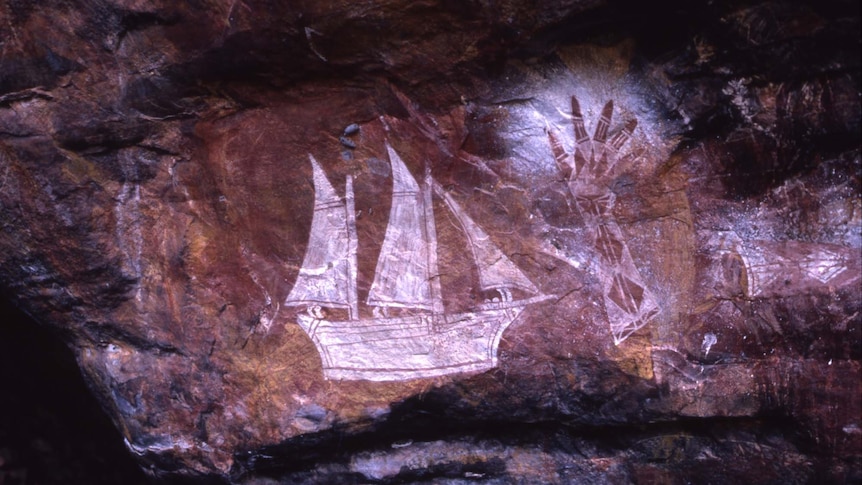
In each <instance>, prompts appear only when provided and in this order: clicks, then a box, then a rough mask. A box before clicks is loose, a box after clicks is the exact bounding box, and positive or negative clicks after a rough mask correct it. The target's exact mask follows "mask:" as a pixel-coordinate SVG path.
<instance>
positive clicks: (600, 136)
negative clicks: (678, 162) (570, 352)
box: [547, 96, 659, 345]
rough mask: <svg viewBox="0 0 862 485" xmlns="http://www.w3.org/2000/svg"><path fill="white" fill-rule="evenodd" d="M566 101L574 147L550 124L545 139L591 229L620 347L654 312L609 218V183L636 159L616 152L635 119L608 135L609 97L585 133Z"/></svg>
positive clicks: (616, 226)
mask: <svg viewBox="0 0 862 485" xmlns="http://www.w3.org/2000/svg"><path fill="white" fill-rule="evenodd" d="M571 100H572V104H571V108H572V113H571V115H567V117H569V118H570V119H571V121H572V127H573V129H574V135H575V142H574V150H572V153H569V152H568V151H567V150H566V149H565V148H564V147H563V142H562V138H561V136H560V135H559V134H558V133H557V132H556V130H555V129H553V128H550V127H548V129H547V133H548V139H549V141H550V144H551V150H552V152H553V154H554V159H555V161H556V164H557V168H558V169H559V170H560V172H561V173H562V175H563V176H564V177H565V178H566V180H567V183H568V187H569V191H570V192H571V195H572V197H573V198H574V201H575V206H576V207H577V210H578V212H579V213H580V215H581V217H582V218H583V220H584V223H585V225H586V229H587V230H588V231H589V232H590V236H591V241H592V251H593V254H594V258H595V261H596V262H597V267H598V277H599V279H600V280H601V283H602V290H603V291H602V296H603V300H604V305H605V311H606V312H607V317H608V323H609V324H610V329H611V333H612V335H613V338H614V343H616V344H617V345H619V344H620V343H622V342H623V341H624V340H625V339H626V338H628V337H629V336H630V335H631V334H632V333H634V332H636V331H637V330H638V329H640V328H642V327H643V326H644V325H646V324H647V323H649V321H650V320H651V319H652V318H653V317H655V316H656V315H657V314H658V313H659V306H658V303H657V302H656V298H655V297H654V296H653V293H652V292H651V291H650V290H649V289H648V288H647V287H646V285H645V284H644V282H643V278H641V275H640V271H639V270H638V268H637V266H635V263H634V261H633V260H632V257H631V254H630V251H629V248H628V246H627V245H626V241H625V238H624V236H623V233H622V231H621V230H620V227H619V224H618V223H617V221H616V220H615V218H614V204H615V201H616V194H614V192H613V191H612V190H611V182H612V181H613V180H614V179H615V177H616V175H617V174H619V173H621V171H622V170H625V169H626V168H628V167H630V166H631V164H632V162H634V161H635V160H637V158H638V155H639V153H638V152H631V153H627V154H624V155H623V154H621V150H622V148H623V146H624V145H625V144H626V142H628V141H629V139H630V138H631V136H632V133H633V132H634V130H635V128H636V127H637V121H636V120H634V119H630V120H628V121H626V122H625V123H624V125H623V128H622V129H621V130H620V131H618V132H617V133H615V134H614V135H612V136H610V138H609V137H608V132H609V129H610V126H611V118H612V116H613V109H614V105H613V101H608V102H607V104H605V106H604V109H603V110H602V114H601V118H600V119H599V121H598V124H597V125H596V130H595V133H594V134H593V136H592V137H590V136H589V135H588V134H587V131H586V128H585V126H584V117H583V115H582V114H581V108H580V105H579V103H578V100H577V98H576V97H574V96H572V98H571Z"/></svg>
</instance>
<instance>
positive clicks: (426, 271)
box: [368, 144, 439, 311]
mask: <svg viewBox="0 0 862 485" xmlns="http://www.w3.org/2000/svg"><path fill="white" fill-rule="evenodd" d="M386 149H387V150H388V152H389V161H390V163H391V165H392V208H391V209H390V211H389V225H388V226H387V228H386V236H385V238H384V240H383V246H382V247H381V249H380V257H379V258H378V260H377V269H376V270H375V272H374V282H373V283H372V285H371V290H370V291H369V293H368V304H369V305H372V306H378V307H402V308H417V309H423V310H429V311H436V310H437V309H438V308H439V305H437V304H435V301H434V295H433V293H432V289H431V282H432V278H436V277H437V276H438V275H437V268H434V267H432V266H433V264H434V261H436V259H435V258H432V257H430V255H429V250H430V249H429V247H430V246H435V245H436V242H437V241H436V234H435V233H434V231H432V230H429V225H433V224H434V221H433V214H432V215H431V220H430V221H428V220H427V219H426V208H425V196H424V194H423V192H422V190H421V189H420V188H419V184H417V183H416V179H415V178H413V176H412V175H411V174H410V171H409V170H408V169H407V167H406V166H405V165H404V162H403V161H402V160H401V157H400V156H398V154H397V153H395V150H393V149H392V147H390V146H389V144H387V145H386ZM429 213H430V211H429ZM432 228H433V226H432ZM432 239H433V240H432Z"/></svg>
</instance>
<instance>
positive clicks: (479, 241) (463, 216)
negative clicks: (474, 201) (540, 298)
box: [434, 183, 539, 294]
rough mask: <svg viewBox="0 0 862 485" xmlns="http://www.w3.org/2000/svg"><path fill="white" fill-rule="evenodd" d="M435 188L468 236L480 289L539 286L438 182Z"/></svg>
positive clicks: (526, 288)
mask: <svg viewBox="0 0 862 485" xmlns="http://www.w3.org/2000/svg"><path fill="white" fill-rule="evenodd" d="M434 191H435V192H437V195H439V196H440V197H441V198H443V200H444V201H445V202H446V205H447V206H448V207H449V210H451V211H452V214H454V215H455V217H456V218H457V219H458V222H460V223H461V227H462V228H463V229H464V233H465V234H467V238H468V239H469V240H470V248H471V249H472V250H473V259H474V261H475V262H476V266H477V267H478V269H479V287H480V288H481V289H482V290H483V291H489V290H500V289H507V288H519V289H521V290H524V291H527V292H530V293H533V294H536V293H538V292H539V290H538V289H537V288H536V286H535V285H534V284H533V282H532V281H530V280H529V279H528V278H527V277H526V276H525V275H524V273H523V272H521V270H520V269H518V267H517V266H515V263H513V262H512V261H511V260H510V259H509V258H507V257H506V255H505V254H503V252H502V251H501V250H500V248H498V247H497V246H496V245H495V244H494V242H493V241H491V238H490V236H488V233H486V232H485V231H484V230H483V229H482V228H481V227H479V226H478V225H477V224H476V223H475V222H473V219H471V218H470V216H468V215H467V213H466V212H464V210H463V209H461V206H459V205H458V203H457V202H455V199H453V198H452V196H451V195H449V194H448V193H447V192H446V191H445V190H443V188H442V187H441V186H440V185H439V184H436V183H435V184H434Z"/></svg>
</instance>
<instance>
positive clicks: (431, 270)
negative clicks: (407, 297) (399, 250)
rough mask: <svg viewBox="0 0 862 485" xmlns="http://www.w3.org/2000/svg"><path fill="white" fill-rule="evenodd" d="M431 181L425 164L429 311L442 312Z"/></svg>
mask: <svg viewBox="0 0 862 485" xmlns="http://www.w3.org/2000/svg"><path fill="white" fill-rule="evenodd" d="M433 183H434V181H433V179H432V178H431V167H430V166H428V165H427V164H426V165H425V183H424V184H422V197H423V201H424V204H423V205H424V206H425V207H424V208H425V241H426V242H427V245H428V283H429V285H430V286H431V311H432V312H434V313H443V311H444V308H443V292H442V291H441V289H440V270H439V268H438V266H437V226H436V225H435V223H434V207H433V205H432V200H431V191H432V190H433Z"/></svg>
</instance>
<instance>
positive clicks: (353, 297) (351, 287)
mask: <svg viewBox="0 0 862 485" xmlns="http://www.w3.org/2000/svg"><path fill="white" fill-rule="evenodd" d="M344 192H345V194H344V199H345V208H344V209H345V211H346V212H347V274H348V278H347V305H348V306H347V312H348V315H349V318H350V319H351V320H358V319H359V297H358V295H357V291H356V279H357V278H358V274H359V273H358V270H357V267H356V253H357V249H358V243H357V239H356V209H355V204H354V201H353V176H351V175H348V176H347V183H346V185H345V188H344Z"/></svg>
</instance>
